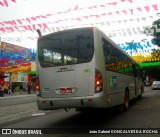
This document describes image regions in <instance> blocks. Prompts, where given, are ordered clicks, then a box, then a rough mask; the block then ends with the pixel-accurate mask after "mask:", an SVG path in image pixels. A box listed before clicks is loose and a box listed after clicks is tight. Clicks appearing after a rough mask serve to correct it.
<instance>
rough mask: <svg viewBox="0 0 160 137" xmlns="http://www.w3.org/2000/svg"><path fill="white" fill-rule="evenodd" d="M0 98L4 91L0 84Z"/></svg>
mask: <svg viewBox="0 0 160 137" xmlns="http://www.w3.org/2000/svg"><path fill="white" fill-rule="evenodd" d="M0 96H1V97H3V96H4V89H3V86H2V85H1V84H0Z"/></svg>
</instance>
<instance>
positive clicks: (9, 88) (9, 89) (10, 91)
mask: <svg viewBox="0 0 160 137" xmlns="http://www.w3.org/2000/svg"><path fill="white" fill-rule="evenodd" d="M11 93H12V90H11V86H9V87H8V94H11Z"/></svg>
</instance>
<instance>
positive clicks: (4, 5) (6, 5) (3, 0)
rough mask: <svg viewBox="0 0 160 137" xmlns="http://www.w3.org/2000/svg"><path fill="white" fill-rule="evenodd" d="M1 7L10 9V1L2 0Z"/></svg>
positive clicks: (11, 0) (13, 0)
mask: <svg viewBox="0 0 160 137" xmlns="http://www.w3.org/2000/svg"><path fill="white" fill-rule="evenodd" d="M10 2H13V3H16V0H10ZM0 6H3V7H9V2H8V0H1V1H0Z"/></svg>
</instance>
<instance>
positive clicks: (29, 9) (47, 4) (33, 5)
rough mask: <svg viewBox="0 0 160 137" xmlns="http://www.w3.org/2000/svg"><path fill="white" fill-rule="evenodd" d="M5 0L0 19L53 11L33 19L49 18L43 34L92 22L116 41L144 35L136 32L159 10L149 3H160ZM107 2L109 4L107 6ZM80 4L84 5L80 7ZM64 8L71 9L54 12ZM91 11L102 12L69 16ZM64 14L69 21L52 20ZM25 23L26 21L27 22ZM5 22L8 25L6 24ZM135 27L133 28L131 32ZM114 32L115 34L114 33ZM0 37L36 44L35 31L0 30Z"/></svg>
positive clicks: (146, 0) (150, 0)
mask: <svg viewBox="0 0 160 137" xmlns="http://www.w3.org/2000/svg"><path fill="white" fill-rule="evenodd" d="M4 1H7V3H8V5H7V6H0V22H4V21H12V20H18V19H19V20H23V19H26V18H31V17H35V16H39V15H47V14H54V16H50V17H48V18H47V19H46V18H45V19H39V20H38V21H37V22H36V23H45V22H52V23H51V24H48V26H49V27H50V29H48V30H47V31H43V33H44V34H47V33H51V32H52V30H54V31H58V30H61V29H62V27H68V28H71V26H74V25H76V26H81V25H82V24H92V25H94V26H98V27H99V28H101V29H102V30H104V31H105V32H106V34H107V35H111V38H112V39H113V40H115V41H116V42H124V41H131V40H141V39H145V38H146V35H144V34H137V33H139V32H140V31H143V30H142V29H143V26H150V25H151V24H152V23H153V20H156V19H158V16H157V15H156V12H157V13H158V12H159V11H156V10H154V9H153V7H151V5H155V4H158V3H160V0H0V3H1V2H2V3H3V4H4ZM113 2H117V4H116V6H115V5H110V4H109V3H113ZM107 3H108V5H107V6H106V4H107ZM95 5H98V6H97V7H96V8H93V9H88V8H87V7H90V6H95ZM101 5H105V6H106V7H105V8H104V7H103V6H101ZM145 6H146V7H147V6H150V9H149V11H146V10H147V9H145V8H144V7H145ZM139 7H142V8H141V9H139V10H141V11H139V10H138V8H139ZM80 8H83V9H82V10H80ZM158 8H159V9H158V10H160V7H158ZM127 9H128V10H127ZM129 9H134V14H133V15H132V14H131V12H130V13H129V12H128V11H129ZM67 10H70V11H69V12H68V13H65V14H56V13H57V12H63V11H67ZM122 10H127V14H125V11H124V13H120V14H119V15H116V14H113V16H109V15H108V16H104V17H103V15H102V13H106V12H107V13H109V12H112V13H113V12H115V11H121V12H122ZM90 15H101V16H100V18H99V17H97V18H95V17H92V18H89V19H87V18H86V19H84V18H83V20H82V21H75V20H71V19H73V18H82V17H85V16H90ZM66 18H67V19H68V21H62V22H59V23H55V21H57V20H64V19H66ZM138 19H139V21H138ZM125 20H126V21H125ZM25 23H26V22H25ZM34 23H35V22H33V21H32V22H31V23H30V24H29V25H32V24H34ZM25 25H28V24H27V23H26V24H25ZM6 26H7V27H10V26H9V25H6ZM0 27H2V26H1V25H0ZM11 27H12V26H11ZM138 27H139V28H138ZM134 28H136V29H135V32H133V31H134ZM130 31H131V35H130ZM138 31H139V32H138ZM114 32H115V33H114ZM125 33H126V34H129V35H126V36H124V35H123V34H125ZM133 33H134V34H135V35H134V34H133ZM114 34H116V36H114ZM0 37H1V40H2V41H5V42H8V43H12V44H17V45H19V46H23V47H27V48H36V42H37V41H36V40H37V37H38V34H37V32H35V31H34V32H33V31H24V32H17V31H14V32H12V33H0ZM120 37H121V38H120ZM147 39H151V37H147Z"/></svg>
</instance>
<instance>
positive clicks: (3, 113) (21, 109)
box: [0, 92, 49, 127]
mask: <svg viewBox="0 0 160 137" xmlns="http://www.w3.org/2000/svg"><path fill="white" fill-rule="evenodd" d="M33 95H35V92H34V94H33V93H32V94H26V93H22V94H20V93H19V92H15V93H12V94H5V95H4V97H2V99H5V98H14V97H16V96H17V97H24V96H28V97H29V96H33ZM46 112H49V111H42V110H38V108H37V103H36V101H35V102H31V103H25V104H17V105H11V106H4V107H0V127H3V125H5V124H6V123H8V122H11V121H13V120H18V119H22V118H27V117H32V116H38V115H45V113H46Z"/></svg>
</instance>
